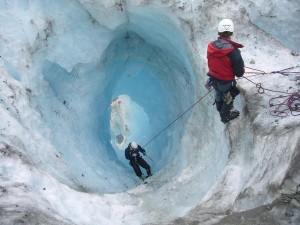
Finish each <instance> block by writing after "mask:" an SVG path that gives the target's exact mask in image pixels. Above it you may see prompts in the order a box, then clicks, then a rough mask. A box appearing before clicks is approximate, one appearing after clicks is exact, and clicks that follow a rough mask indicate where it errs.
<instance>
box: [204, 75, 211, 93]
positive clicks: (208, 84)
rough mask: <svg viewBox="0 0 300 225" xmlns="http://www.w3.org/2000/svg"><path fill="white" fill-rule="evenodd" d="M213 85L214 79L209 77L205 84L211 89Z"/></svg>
mask: <svg viewBox="0 0 300 225" xmlns="http://www.w3.org/2000/svg"><path fill="white" fill-rule="evenodd" d="M212 85H213V81H212V79H210V78H208V79H207V81H206V83H205V85H204V86H205V88H206V89H207V90H209V91H210V90H211V89H212Z"/></svg>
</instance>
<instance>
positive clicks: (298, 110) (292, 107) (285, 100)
mask: <svg viewBox="0 0 300 225" xmlns="http://www.w3.org/2000/svg"><path fill="white" fill-rule="evenodd" d="M298 67H300V66H299V65H297V66H294V67H289V68H286V69H283V70H279V71H272V72H265V71H262V70H258V69H254V68H250V67H245V68H248V69H251V70H254V71H255V72H246V74H254V75H253V76H256V75H266V74H275V73H278V74H281V75H284V76H290V75H300V72H298V71H296V72H294V71H288V70H291V69H295V68H298ZM248 77H250V76H244V77H242V78H244V79H246V80H248V81H249V82H251V83H253V84H255V86H256V87H257V88H258V90H257V92H258V93H259V94H263V93H265V91H270V92H275V93H280V94H284V95H280V96H278V97H274V98H271V99H270V100H269V106H270V107H275V109H273V110H271V111H270V114H271V115H272V116H277V117H281V118H283V117H286V116H288V115H289V113H288V112H290V113H291V115H293V116H299V115H300V92H299V91H297V92H294V93H289V92H283V91H277V90H271V89H268V88H264V87H262V84H261V83H255V82H253V81H252V80H250V79H249V78H248ZM279 100H282V102H279V103H278V101H279Z"/></svg>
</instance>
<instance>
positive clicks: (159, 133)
mask: <svg viewBox="0 0 300 225" xmlns="http://www.w3.org/2000/svg"><path fill="white" fill-rule="evenodd" d="M212 90H213V89H211V90H209V91H208V92H207V93H206V94H205V95H203V96H202V97H201V98H200V99H199V100H197V101H196V102H195V103H194V104H192V105H191V106H190V107H189V108H188V109H187V110H185V111H184V112H183V113H181V114H180V115H179V116H178V117H177V118H176V119H175V120H173V121H172V122H171V123H170V124H169V125H168V126H166V127H165V128H164V129H162V130H161V131H160V132H158V133H157V134H156V135H155V136H154V137H153V138H152V139H151V140H150V141H148V142H147V143H146V144H145V145H144V146H143V148H144V147H146V146H147V145H148V144H150V143H151V142H152V141H153V140H154V139H156V138H157V137H158V136H159V135H161V134H162V133H163V132H164V131H165V130H167V129H168V128H169V127H170V126H172V125H173V124H174V123H175V122H176V121H177V120H179V119H180V118H181V117H182V116H183V115H184V114H186V113H187V112H188V111H190V110H191V109H192V108H193V107H194V106H195V105H197V104H198V103H199V102H200V101H201V100H202V99H203V98H205V97H206V96H207V95H208V94H209V93H210V92H211V91H212Z"/></svg>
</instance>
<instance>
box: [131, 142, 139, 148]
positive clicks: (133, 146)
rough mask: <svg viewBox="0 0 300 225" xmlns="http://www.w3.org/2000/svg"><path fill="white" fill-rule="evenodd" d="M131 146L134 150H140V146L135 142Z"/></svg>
mask: <svg viewBox="0 0 300 225" xmlns="http://www.w3.org/2000/svg"><path fill="white" fill-rule="evenodd" d="M130 146H131V148H133V149H137V148H138V144H137V143H136V142H135V141H133V142H131V143H130Z"/></svg>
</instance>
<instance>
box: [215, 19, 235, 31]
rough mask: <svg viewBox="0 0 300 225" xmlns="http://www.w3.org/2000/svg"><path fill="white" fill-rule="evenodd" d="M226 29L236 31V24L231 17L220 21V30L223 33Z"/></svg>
mask: <svg viewBox="0 0 300 225" xmlns="http://www.w3.org/2000/svg"><path fill="white" fill-rule="evenodd" d="M225 31H229V32H233V31H234V25H233V22H232V20H231V19H223V20H221V22H220V23H219V26H218V32H219V33H222V32H225Z"/></svg>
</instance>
